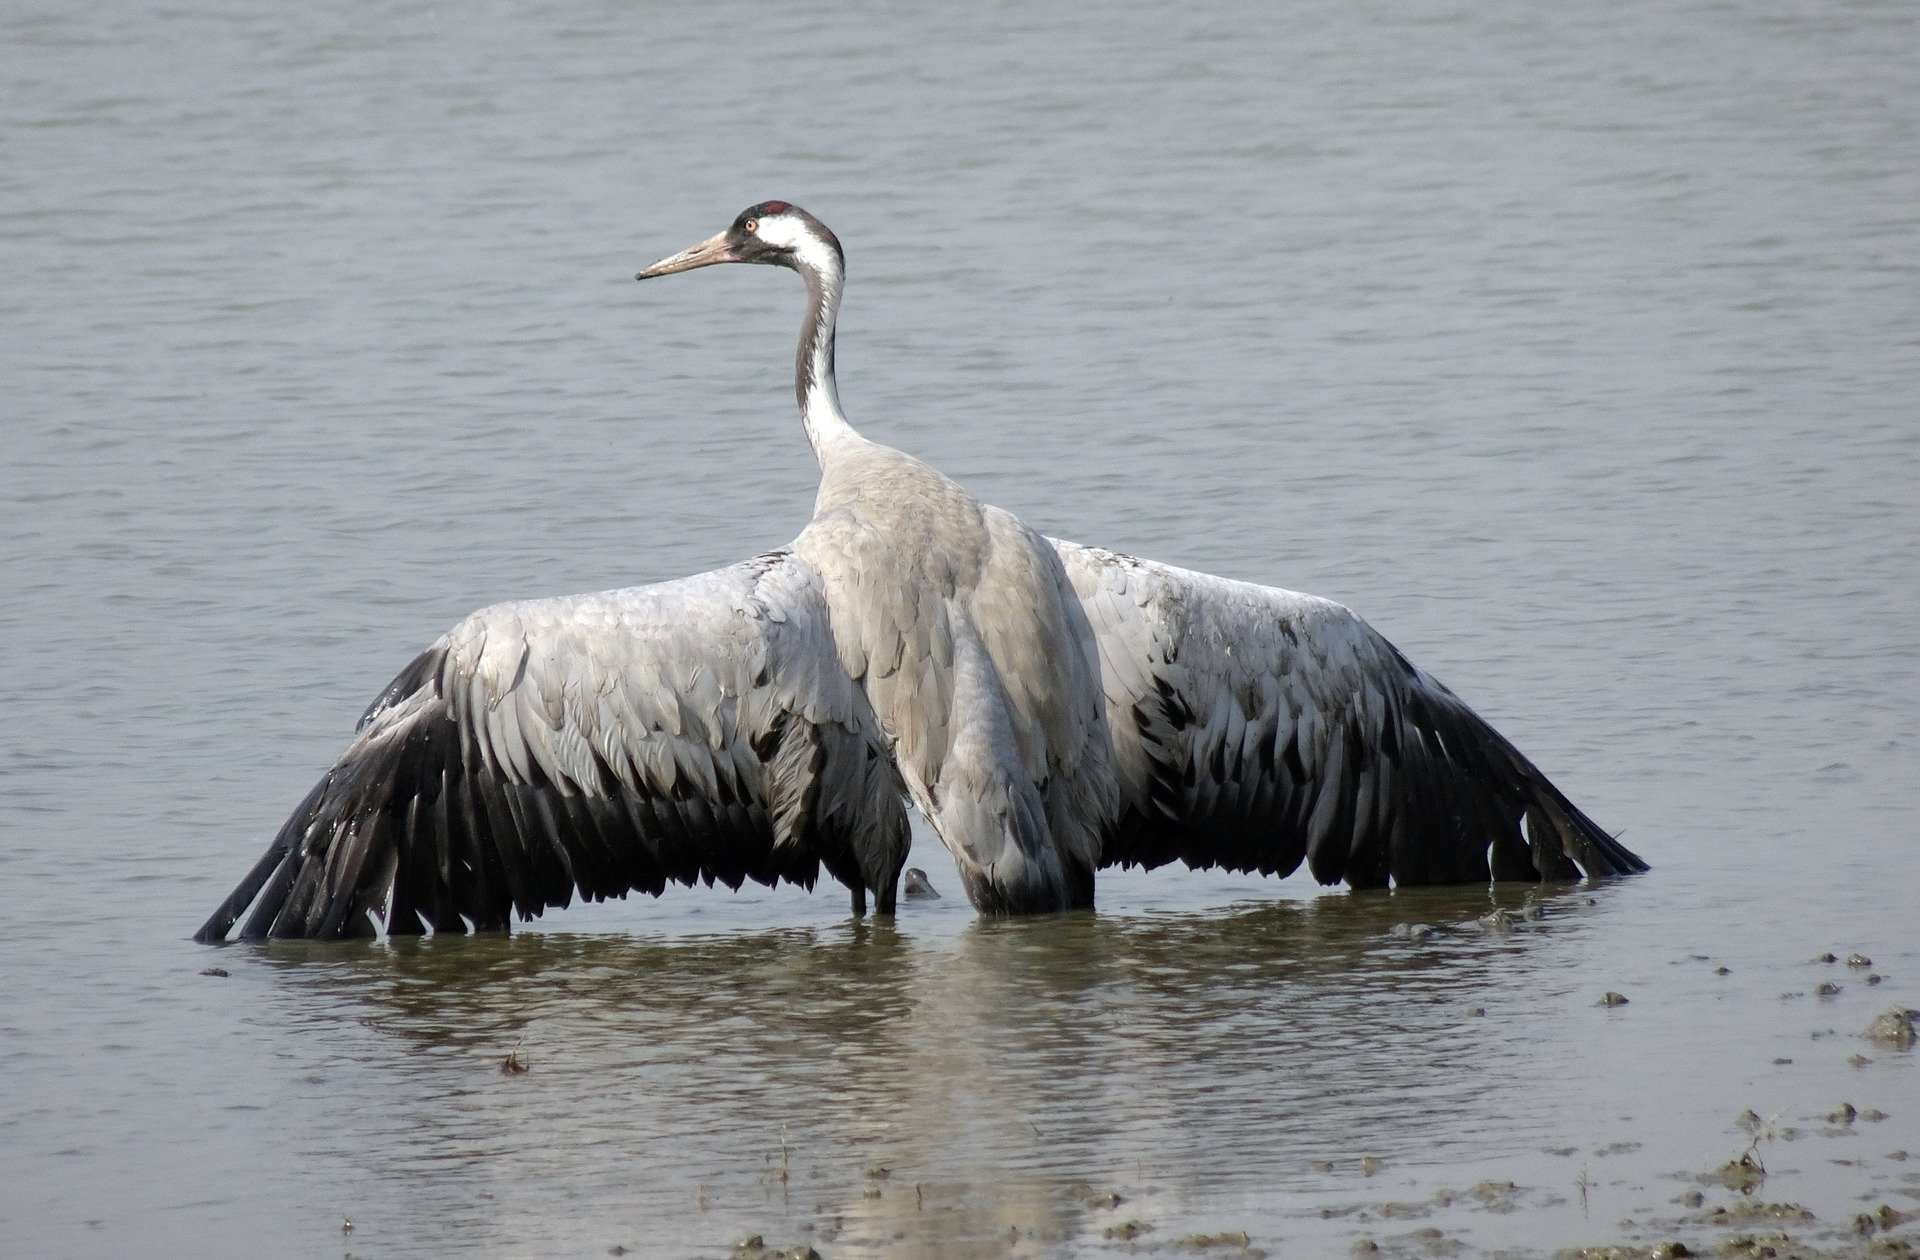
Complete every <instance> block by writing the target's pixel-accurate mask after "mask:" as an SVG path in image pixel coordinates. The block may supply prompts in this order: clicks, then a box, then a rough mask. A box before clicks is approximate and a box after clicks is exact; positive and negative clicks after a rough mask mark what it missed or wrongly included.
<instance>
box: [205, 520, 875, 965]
mask: <svg viewBox="0 0 1920 1260" xmlns="http://www.w3.org/2000/svg"><path fill="white" fill-rule="evenodd" d="M907 846H908V832H907V820H906V812H905V808H904V805H903V804H902V800H901V786H900V781H899V778H898V775H897V774H896V772H895V771H894V768H893V765H892V762H891V761H890V760H889V758H888V756H887V752H886V745H885V741H884V740H883V738H882V737H881V735H880V732H879V727H878V724H877V723H876V722H875V720H874V718H873V714H872V711H871V709H870V708H869V707H868V704H867V701H866V698H865V697H864V696H863V695H862V694H861V692H860V690H859V689H858V688H857V687H856V686H855V685H854V684H853V682H852V681H851V680H850V679H849V678H848V677H847V675H846V672H845V671H844V670H843V669H842V668H841V666H840V663H839V660H838V657H837V654H836V652H835V649H834V644H833V639H832V635H831V626H830V623H829V618H828V612H827V606H826V602H825V600H824V597H823V595H822V593H821V588H820V582H819V580H818V578H817V577H816V576H815V575H814V574H813V573H812V571H811V570H809V569H808V568H807V567H806V566H805V565H804V564H802V563H801V562H800V561H799V560H798V559H797V558H795V557H794V556H793V555H791V554H790V553H788V552H784V551H783V552H774V553H771V554H769V555H765V556H761V557H758V558H757V559H754V560H751V561H748V562H746V563H744V564H738V565H734V566H732V567H730V568H726V569H720V570H716V571H714V572H712V573H705V574H701V575H699V576H697V577H690V578H685V579H682V580H680V581H675V582H665V583H661V584H659V585H655V586H644V587H635V588H631V589H627V590H618V591H607V592H603V593H600V594H594V595H578V596H569V597H565V598H560V599H543V600H528V601H522V602H516V603H507V604H499V605H496V606H494V607H491V608H485V609H482V610H481V611H479V612H477V613H474V614H473V615H472V616H470V617H468V618H467V619H466V620H464V621H462V622H461V623H460V624H459V625H457V626H455V627H454V628H453V629H452V630H451V631H449V632H448V633H447V634H446V635H444V636H442V637H441V638H440V639H439V640H438V641H437V642H435V643H434V644H433V646H431V647H429V648H428V649H427V650H426V651H425V652H423V653H421V654H420V655H419V656H418V657H417V658H415V659H414V661H413V663H412V664H410V665H408V666H407V667H406V669H404V670H402V671H401V672H400V675H399V676H398V677H397V678H395V679H394V680H393V682H392V683H391V684H390V685H389V686H388V687H387V688H386V690H385V691H383V692H382V693H381V694H380V696H379V698H378V699H376V700H375V701H374V702H373V704H372V706H371V707H370V708H368V710H367V712H366V715H365V716H364V717H362V718H361V720H360V726H359V731H358V733H357V735H356V736H355V738H354V740H353V742H352V743H351V744H349V745H348V746H347V750H346V751H345V752H344V753H343V754H342V755H341V757H340V759H339V761H337V762H336V763H335V764H334V766H333V769H331V770H330V771H328V772H327V774H326V776H325V777H324V778H322V779H321V780H320V782H319V784H318V785H317V786H315V787H314V789H313V791H312V792H310V793H309V794H308V795H307V798H306V800H304V801H302V802H301V804H300V806H299V808H297V809H296V810H294V812H293V816H292V817H291V818H289V819H288V820H287V822H286V824H285V826H283V827H282V828H281V829H280V832H279V834H278V835H276V836H275V837H274V840H273V843H272V844H271V845H269V846H268V848H267V851H266V854H265V855H264V856H263V857H262V858H261V859H260V861H259V862H258V863H256V864H255V866H254V868H253V869H252V871H250V872H249V873H248V875H247V877H246V878H245V879H243V880H242V881H241V882H240V884H239V886H238V887H236V888H235V889H234V891H233V892H232V893H231V894H230V895H229V896H228V897H227V899H226V901H225V902H223V903H222V904H221V906H220V908H219V909H218V910H216V911H215V912H214V914H213V916H212V917H211V918H210V919H208V920H207V922H206V924H205V925H204V926H203V927H202V928H201V929H200V931H199V933H198V934H197V936H196V939H198V940H202V941H218V940H222V939H224V938H225V937H226V935H227V933H228V931H229V930H230V929H231V928H232V927H233V924H234V923H235V921H236V920H237V919H238V918H239V916H240V915H241V914H242V913H243V912H244V911H246V909H247V907H248V906H249V905H250V904H251V905H252V906H253V912H252V914H251V915H250V916H249V917H248V918H247V920H246V923H245V926H244V927H243V928H242V929H241V934H242V935H243V936H247V937H260V936H277V937H280V936H294V937H342V936H358V935H371V934H373V933H374V932H375V930H376V928H375V923H374V920H373V918H372V917H371V916H373V915H375V914H379V913H381V912H382V911H383V910H384V918H385V926H386V929H387V931H388V932H391V933H418V932H420V931H422V930H423V928H422V920H425V922H426V923H428V924H431V925H432V927H433V928H434V929H435V930H436V931H442V930H446V931H460V930H463V929H464V928H465V926H466V925H468V924H471V925H472V926H473V927H474V928H475V929H479V930H486V929H501V928H505V927H506V926H507V924H508V921H509V918H510V916H511V915H512V914H513V913H515V912H517V913H518V914H519V915H520V917H521V918H523V919H525V918H531V917H533V916H536V915H538V914H540V913H541V911H542V910H544V909H546V908H547V907H549V906H564V905H566V904H568V902H569V901H570V900H571V899H572V896H573V894H574V892H575V891H576V890H577V891H578V892H579V893H580V895H581V896H583V897H585V898H587V899H589V900H599V899H601V898H605V897H617V896H623V895H624V894H626V893H627V892H629V891H633V890H641V891H645V892H649V893H654V894H656V895H657V894H658V893H660V892H661V890H662V889H663V888H664V887H665V885H666V883H667V882H668V881H669V880H673V881H677V882H680V883H684V884H692V883H693V882H694V881H695V880H704V881H705V882H707V883H708V884H712V883H713V882H714V881H715V880H718V881H720V882H722V883H725V884H727V885H728V886H730V887H735V888H737V887H739V885H740V883H741V881H742V880H743V879H749V878H750V879H755V880H759V881H760V882H762V883H766V884H773V883H774V882H776V881H778V880H782V879H784V880H788V881H790V882H793V883H797V884H801V885H804V886H807V887H811V886H812V885H813V883H814V880H815V879H816V877H817V875H818V871H819V868H820V867H821V866H822V865H824V866H825V867H826V869H827V870H828V872H829V873H830V874H832V875H833V876H834V877H835V878H836V879H838V880H840V881H841V882H842V883H845V884H847V885H848V886H849V887H850V888H852V889H853V890H854V906H855V908H856V910H861V909H864V906H865V897H864V891H863V890H864V889H868V888H871V889H873V890H874V891H875V892H876V893H877V894H878V895H879V897H880V908H881V909H882V910H883V911H890V910H891V909H892V903H893V892H894V883H895V879H896V877H897V876H898V874H899V871H900V867H901V866H902V865H903V864H904V862H905V860H906V854H907Z"/></svg>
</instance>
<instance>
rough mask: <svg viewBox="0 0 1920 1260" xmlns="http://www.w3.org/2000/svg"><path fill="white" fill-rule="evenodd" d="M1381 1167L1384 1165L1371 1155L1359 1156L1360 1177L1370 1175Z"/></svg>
mask: <svg viewBox="0 0 1920 1260" xmlns="http://www.w3.org/2000/svg"><path fill="white" fill-rule="evenodd" d="M1382 1167H1384V1165H1383V1164H1382V1163H1381V1162H1380V1161H1379V1160H1378V1159H1376V1158H1374V1157H1373V1156H1371V1155H1362V1156H1361V1157H1360V1175H1361V1176H1362V1177H1371V1176H1373V1174H1375V1173H1377V1172H1379V1171H1380V1169H1381V1168H1382Z"/></svg>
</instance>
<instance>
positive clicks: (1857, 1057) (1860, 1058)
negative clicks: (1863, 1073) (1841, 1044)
mask: <svg viewBox="0 0 1920 1260" xmlns="http://www.w3.org/2000/svg"><path fill="white" fill-rule="evenodd" d="M1871 1062H1873V1060H1872V1059H1869V1058H1868V1057H1867V1056H1866V1055H1864V1054H1850V1055H1848V1056H1847V1066H1848V1067H1856V1068H1863V1067H1865V1066H1867V1064H1869V1063H1871Z"/></svg>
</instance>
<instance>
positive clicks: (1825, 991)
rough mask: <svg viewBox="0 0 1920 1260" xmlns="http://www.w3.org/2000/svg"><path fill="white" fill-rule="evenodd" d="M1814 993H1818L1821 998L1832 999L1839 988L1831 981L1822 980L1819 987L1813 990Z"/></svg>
mask: <svg viewBox="0 0 1920 1260" xmlns="http://www.w3.org/2000/svg"><path fill="white" fill-rule="evenodd" d="M1814 992H1815V993H1818V994H1819V995H1820V996H1821V997H1833V996H1834V995H1835V994H1837V993H1839V992H1840V986H1839V985H1837V984H1835V983H1834V982H1833V981H1831V980H1822V981H1821V982H1820V987H1819V988H1817V989H1815V990H1814Z"/></svg>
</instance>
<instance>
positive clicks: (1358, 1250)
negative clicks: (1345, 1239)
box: [1349, 1238, 1380, 1256]
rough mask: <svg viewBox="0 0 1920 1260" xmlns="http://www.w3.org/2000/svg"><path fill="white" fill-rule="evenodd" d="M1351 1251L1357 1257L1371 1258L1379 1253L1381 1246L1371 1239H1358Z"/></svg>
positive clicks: (1355, 1240)
mask: <svg viewBox="0 0 1920 1260" xmlns="http://www.w3.org/2000/svg"><path fill="white" fill-rule="evenodd" d="M1349 1250H1350V1251H1352V1252H1353V1254H1354V1255H1356V1256H1371V1255H1375V1254H1377V1253H1378V1252H1379V1250H1380V1244H1379V1243H1377V1242H1375V1241H1373V1239H1371V1238H1356V1239H1354V1240H1353V1246H1352V1247H1351V1248H1349Z"/></svg>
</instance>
